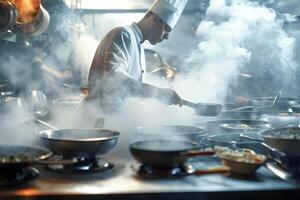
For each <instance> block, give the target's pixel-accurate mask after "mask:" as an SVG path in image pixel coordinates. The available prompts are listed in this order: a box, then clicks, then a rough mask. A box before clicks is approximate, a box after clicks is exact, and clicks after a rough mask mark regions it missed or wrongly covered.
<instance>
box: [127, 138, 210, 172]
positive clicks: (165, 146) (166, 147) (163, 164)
mask: <svg viewBox="0 0 300 200" xmlns="http://www.w3.org/2000/svg"><path fill="white" fill-rule="evenodd" d="M199 148H200V146H199V145H198V144H197V143H193V142H188V141H176V140H173V141H172V140H142V141H136V142H133V143H131V144H130V145H129V149H130V153H131V154H132V156H133V157H134V158H135V159H136V160H137V161H138V162H140V163H142V164H145V165H148V166H151V167H153V168H156V169H171V168H174V167H178V166H183V165H184V164H185V163H186V162H187V160H188V158H189V157H193V156H204V155H206V156H207V155H213V154H214V151H212V150H200V149H199Z"/></svg>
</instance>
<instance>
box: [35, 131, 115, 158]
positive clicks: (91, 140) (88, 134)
mask: <svg viewBox="0 0 300 200" xmlns="http://www.w3.org/2000/svg"><path fill="white" fill-rule="evenodd" d="M119 134H120V133H119V132H117V131H113V130H105V129H58V130H54V129H52V130H45V131H42V132H40V133H39V134H38V135H39V137H40V138H41V139H42V141H43V142H44V144H45V145H46V146H47V147H48V148H49V149H51V150H52V151H53V152H54V153H55V154H58V155H62V156H63V157H64V158H73V157H85V158H91V159H92V158H94V157H95V156H96V154H105V153H107V152H109V151H110V150H111V149H112V148H114V147H115V146H116V144H117V141H118V136H119Z"/></svg>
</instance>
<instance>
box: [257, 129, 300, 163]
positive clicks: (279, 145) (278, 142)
mask: <svg viewBox="0 0 300 200" xmlns="http://www.w3.org/2000/svg"><path fill="white" fill-rule="evenodd" d="M260 135H261V136H262V137H263V139H264V141H265V143H266V144H268V145H270V146H271V147H274V148H275V149H277V150H279V151H281V152H283V153H285V154H286V155H287V156H296V157H298V156H300V128H299V127H285V128H276V129H272V130H267V131H263V132H261V133H260Z"/></svg>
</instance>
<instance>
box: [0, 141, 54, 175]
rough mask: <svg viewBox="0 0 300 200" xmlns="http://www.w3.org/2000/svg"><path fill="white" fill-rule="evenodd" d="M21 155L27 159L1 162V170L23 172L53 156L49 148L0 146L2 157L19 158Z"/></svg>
mask: <svg viewBox="0 0 300 200" xmlns="http://www.w3.org/2000/svg"><path fill="white" fill-rule="evenodd" d="M20 155H24V156H26V159H21V160H20V161H16V160H8V161H5V162H3V161H2V160H1V161H0V170H1V171H5V172H7V171H11V172H13V171H18V170H21V169H23V168H25V167H27V166H30V165H33V164H36V163H37V164H38V163H39V162H40V161H42V160H44V159H46V158H49V157H50V156H51V155H52V152H51V151H50V150H49V149H47V148H43V147H37V146H22V145H0V156H5V157H9V156H13V157H19V156H20Z"/></svg>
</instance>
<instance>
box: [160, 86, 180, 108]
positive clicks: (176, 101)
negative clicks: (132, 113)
mask: <svg viewBox="0 0 300 200" xmlns="http://www.w3.org/2000/svg"><path fill="white" fill-rule="evenodd" d="M157 98H158V100H159V101H161V102H162V103H164V104H166V105H179V106H182V105H183V104H182V100H181V98H180V96H179V95H178V94H177V93H176V92H175V91H174V90H172V89H168V88H160V89H159V91H158V97H157Z"/></svg>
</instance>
